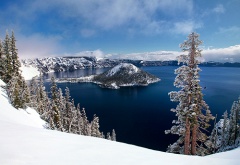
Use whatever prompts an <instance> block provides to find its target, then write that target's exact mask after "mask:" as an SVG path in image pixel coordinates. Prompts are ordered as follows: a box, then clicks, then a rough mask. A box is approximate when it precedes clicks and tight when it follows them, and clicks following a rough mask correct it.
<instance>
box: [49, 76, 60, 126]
mask: <svg viewBox="0 0 240 165" xmlns="http://www.w3.org/2000/svg"><path fill="white" fill-rule="evenodd" d="M51 99H52V101H51V110H52V112H51V115H52V117H51V120H52V121H51V122H53V123H54V126H52V128H55V129H58V130H62V122H61V113H60V110H59V99H58V88H57V84H56V81H55V77H52V78H51Z"/></svg>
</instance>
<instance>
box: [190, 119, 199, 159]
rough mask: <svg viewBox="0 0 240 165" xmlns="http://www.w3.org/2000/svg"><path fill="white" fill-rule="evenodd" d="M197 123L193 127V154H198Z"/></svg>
mask: <svg viewBox="0 0 240 165" xmlns="http://www.w3.org/2000/svg"><path fill="white" fill-rule="evenodd" d="M197 128H198V127H197V124H196V123H195V124H194V125H193V129H192V145H191V148H192V149H191V154H192V155H196V146H197Z"/></svg>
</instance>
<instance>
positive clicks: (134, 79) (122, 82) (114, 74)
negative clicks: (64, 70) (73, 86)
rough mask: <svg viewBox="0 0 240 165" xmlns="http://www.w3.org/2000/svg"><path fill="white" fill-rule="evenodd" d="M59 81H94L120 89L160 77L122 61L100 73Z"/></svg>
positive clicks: (156, 79)
mask: <svg viewBox="0 0 240 165" xmlns="http://www.w3.org/2000/svg"><path fill="white" fill-rule="evenodd" d="M56 81H57V82H71V83H78V82H92V83H96V84H98V85H99V86H100V87H103V88H111V89H119V88H120V87H123V86H147V85H149V84H151V83H155V82H158V81H160V79H159V78H158V77H156V76H154V75H152V74H150V73H147V72H145V71H143V70H141V69H139V68H138V67H136V66H135V65H133V64H130V63H121V64H118V65H117V66H115V67H113V68H112V69H110V70H108V71H106V72H104V73H102V74H99V75H91V76H86V77H79V78H61V79H57V80H56Z"/></svg>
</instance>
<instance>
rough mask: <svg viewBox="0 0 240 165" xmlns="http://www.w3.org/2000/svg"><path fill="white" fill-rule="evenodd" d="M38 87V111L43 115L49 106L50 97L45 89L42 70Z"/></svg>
mask: <svg viewBox="0 0 240 165" xmlns="http://www.w3.org/2000/svg"><path fill="white" fill-rule="evenodd" d="M37 89H38V90H37V111H38V113H39V114H40V115H42V114H43V113H45V111H47V109H48V108H49V106H48V103H49V99H48V96H47V93H46V91H45V87H44V84H43V78H42V74H41V72H40V81H39V85H38V88H37Z"/></svg>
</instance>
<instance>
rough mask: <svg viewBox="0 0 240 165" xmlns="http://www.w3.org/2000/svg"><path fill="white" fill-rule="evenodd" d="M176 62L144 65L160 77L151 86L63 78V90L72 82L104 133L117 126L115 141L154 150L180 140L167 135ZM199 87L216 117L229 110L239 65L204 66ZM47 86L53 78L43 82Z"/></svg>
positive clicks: (239, 80)
mask: <svg viewBox="0 0 240 165" xmlns="http://www.w3.org/2000/svg"><path fill="white" fill-rule="evenodd" d="M176 68H177V67H175V66H162V67H142V68H141V69H143V70H145V71H147V72H149V73H151V74H154V75H156V76H157V77H159V78H161V81H160V82H158V83H155V84H151V85H149V86H147V87H124V88H121V89H118V90H113V89H104V88H100V87H99V86H98V85H95V84H91V83H76V84H73V83H59V84H58V87H61V88H62V90H63V91H64V89H65V88H66V87H69V89H70V91H71V96H72V98H74V101H75V103H80V104H81V107H84V108H85V109H86V112H87V116H88V118H89V119H90V120H92V116H93V114H97V116H99V118H100V130H101V131H103V132H104V133H105V134H106V133H107V132H111V130H112V129H115V131H116V133H117V141H119V142H124V143H129V144H134V145H138V146H142V147H146V148H150V149H154V150H161V151H166V148H167V146H168V145H169V144H171V143H173V142H175V141H176V139H177V137H176V136H174V135H165V134H164V130H166V129H169V128H171V125H172V120H173V119H175V114H174V113H173V112H171V111H170V109H171V108H175V107H176V105H177V104H176V103H172V102H171V101H170V99H169V96H168V93H169V92H170V91H173V90H178V89H176V88H175V87H174V86H173V82H174V79H175V77H176V75H175V74H174V70H175V69H176ZM201 69H202V72H201V73H200V81H201V86H202V87H206V89H204V90H203V93H204V99H205V101H206V102H207V104H208V105H209V106H210V110H211V111H212V114H213V115H216V114H218V120H219V118H220V117H221V116H222V114H223V112H224V111H225V110H230V108H231V105H232V102H233V101H235V100H237V99H238V96H239V95H240V68H230V67H201ZM105 70H108V69H106V68H105V69H86V70H77V71H74V72H61V73H51V74H49V75H47V76H45V78H46V79H49V78H50V77H51V76H52V75H55V76H56V77H57V78H60V77H79V76H85V75H91V74H99V73H102V72H103V71H105ZM45 85H46V89H47V90H48V91H49V82H45Z"/></svg>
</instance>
